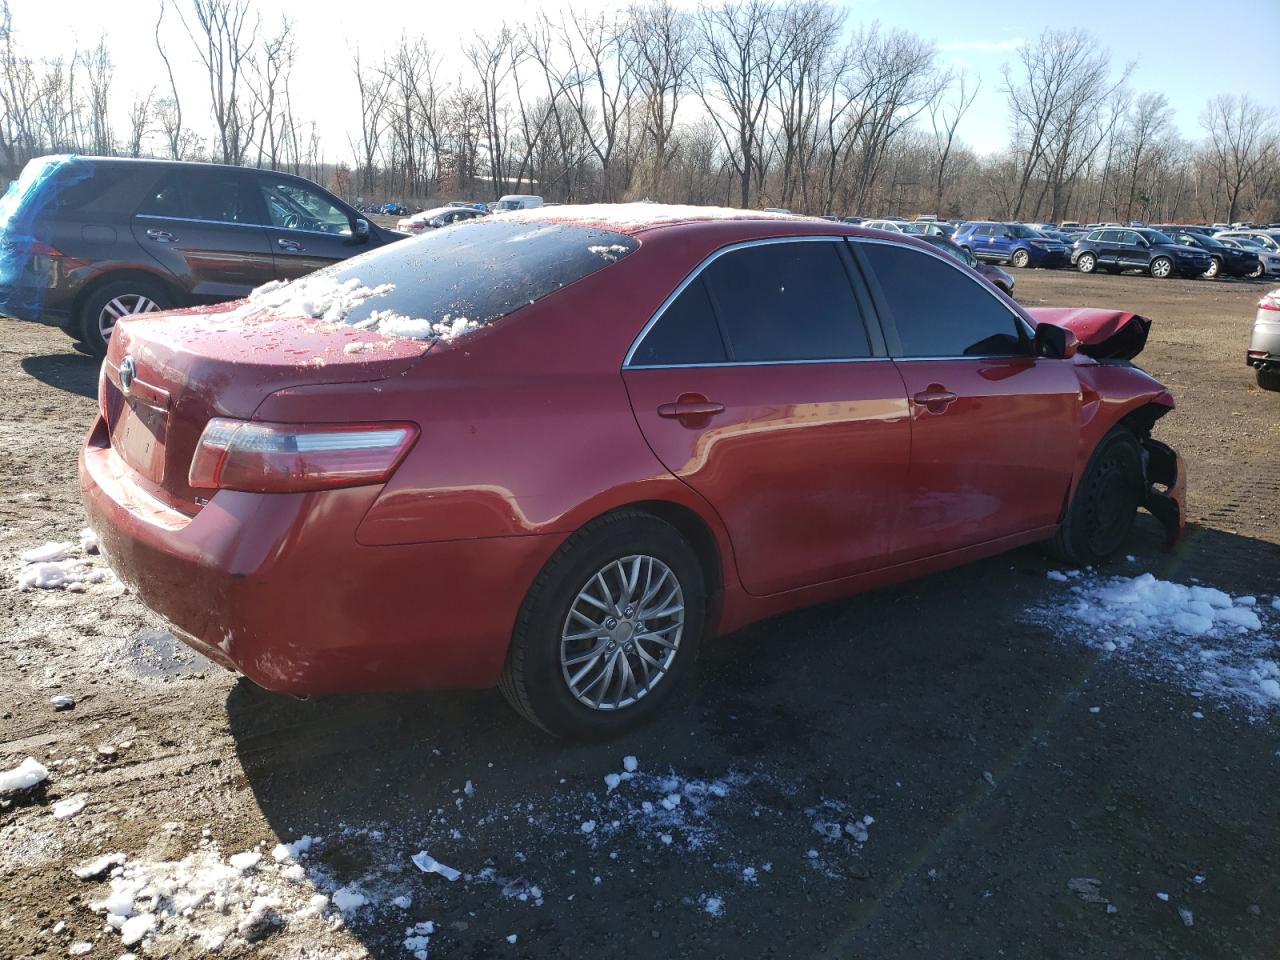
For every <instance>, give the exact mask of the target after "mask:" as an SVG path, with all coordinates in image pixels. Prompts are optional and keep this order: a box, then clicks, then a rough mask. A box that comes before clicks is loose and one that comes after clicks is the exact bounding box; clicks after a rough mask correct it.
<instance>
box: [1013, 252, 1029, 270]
mask: <svg viewBox="0 0 1280 960" xmlns="http://www.w3.org/2000/svg"><path fill="white" fill-rule="evenodd" d="M1029 261H1030V257H1028V256H1027V251H1025V250H1015V251H1014V254H1013V261H1012V262H1013V265H1014V266H1015V267H1019V268H1022V267H1025V266H1026V265H1027V263H1028V262H1029Z"/></svg>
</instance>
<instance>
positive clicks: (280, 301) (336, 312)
mask: <svg viewBox="0 0 1280 960" xmlns="http://www.w3.org/2000/svg"><path fill="white" fill-rule="evenodd" d="M394 289H395V284H393V283H380V284H378V285H377V286H376V287H370V286H368V285H366V284H365V283H363V282H362V281H361V280H359V279H357V278H355V277H352V278H351V279H349V280H342V281H339V280H337V279H335V278H334V277H331V276H326V275H324V274H315V275H312V276H309V277H302V278H301V279H298V280H292V281H283V280H273V281H272V282H271V283H267V284H263V285H262V286H261V287H258V288H257V289H256V290H254V291H253V292H252V293H250V294H249V302H250V303H251V304H252V305H254V306H259V307H270V308H271V309H273V310H278V311H280V312H281V313H283V314H289V315H300V316H304V317H311V318H312V319H315V320H326V321H328V322H330V323H343V324H348V325H350V326H352V327H354V328H355V329H357V330H367V331H370V332H372V333H381V334H384V335H385V336H388V337H405V338H407V339H410V340H452V339H453V338H454V337H460V336H462V334H464V333H470V332H471V331H472V330H475V329H477V328H478V327H479V326H480V324H478V323H476V322H475V321H474V320H468V319H467V318H466V317H451V316H449V315H448V314H446V315H445V316H444V317H443V318H442V319H440V320H429V319H426V318H423V317H410V316H406V315H404V314H402V313H397V312H396V311H394V310H374V311H372V312H371V313H370V314H369V315H368V316H367V317H365V318H364V319H363V320H352V319H351V313H352V312H353V311H354V310H355V309H356V308H357V307H360V306H362V305H363V304H364V303H365V301H367V300H371V299H373V298H374V297H383V296H386V295H387V294H388V293H390V292H391V291H392V290H394ZM376 347H377V344H376V343H373V342H366V341H355V342H352V343H348V344H347V345H346V346H344V347H343V352H344V353H347V354H356V353H365V352H368V351H370V350H373V349H375V348H376Z"/></svg>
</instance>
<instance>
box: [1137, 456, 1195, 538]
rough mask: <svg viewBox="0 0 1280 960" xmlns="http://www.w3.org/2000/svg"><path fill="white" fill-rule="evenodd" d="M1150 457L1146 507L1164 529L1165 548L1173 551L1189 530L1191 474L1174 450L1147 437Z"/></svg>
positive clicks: (1146, 457)
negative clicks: (1188, 511) (1187, 527)
mask: <svg viewBox="0 0 1280 960" xmlns="http://www.w3.org/2000/svg"><path fill="white" fill-rule="evenodd" d="M1142 449H1143V452H1144V453H1145V454H1146V456H1145V460H1146V467H1147V496H1146V501H1145V503H1144V504H1143V505H1144V506H1145V507H1146V508H1147V510H1148V511H1150V513H1151V515H1152V516H1154V517H1155V518H1156V519H1157V520H1159V521H1160V523H1161V525H1162V526H1163V527H1164V533H1165V546H1166V547H1167V548H1172V547H1173V546H1175V545H1176V544H1177V543H1178V541H1179V540H1181V539H1182V534H1183V532H1184V531H1185V530H1186V524H1187V473H1186V468H1185V466H1184V464H1183V462H1182V457H1180V456H1179V455H1178V453H1177V451H1175V450H1174V449H1173V448H1172V447H1169V446H1167V445H1165V444H1163V443H1161V442H1160V441H1159V440H1155V439H1152V438H1151V437H1147V438H1146V439H1145V440H1143V441H1142Z"/></svg>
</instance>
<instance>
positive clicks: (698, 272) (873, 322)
mask: <svg viewBox="0 0 1280 960" xmlns="http://www.w3.org/2000/svg"><path fill="white" fill-rule="evenodd" d="M849 239H850V238H849V237H848V236H847V235H845V234H825V235H823V234H816V235H810V234H806V235H803V236H794V237H791V236H788V237H760V238H758V239H755V240H741V241H738V242H736V243H731V244H729V245H728V246H724V247H720V248H719V249H718V250H713V251H712V252H711V253H710V254H708V255H707V256H706V257H705V258H704V259H703V260H702V261H700V262H699V263H698V265H697V266H695V267H694V268H693V269H692V270H691V271H689V274H688V275H687V276H686V277H685V278H684V279H683V280H681V281H680V283H678V284H677V285H676V288H675V289H674V290H672V291H671V293H670V294H669V295H668V296H667V297H666V299H664V300H663V301H662V303H660V304H659V305H658V309H657V310H655V311H654V312H653V315H652V316H651V317H650V318H649V319H648V321H647V322H646V323H645V325H644V326H643V327H641V328H640V332H639V333H638V334H636V336H635V339H634V340H632V341H631V346H630V347H629V348H628V349H627V352H626V354H625V355H624V356H623V358H622V369H623V370H688V369H699V368H703V367H764V366H784V365H786V366H794V365H797V364H815V363H866V362H868V361H873V360H888V359H889V355H888V349H887V344H886V342H885V340H884V334H883V332H882V331H881V330H880V325H879V322H878V320H877V317H876V314H875V311H874V300H873V298H871V297H870V296H869V293H868V292H866V291H860V290H859V287H858V281H859V280H861V277H859V276H856V275H855V274H854V272H853V270H851V269H850V268H853V267H856V264H853V263H850V262H849V259H848V256H849V253H848V246H847V244H846V243H845V241H847V240H849ZM781 243H836V244H840V247H838V248H837V250H836V255H837V256H838V257H839V258H840V261H841V264H842V265H843V267H844V270H845V280H846V281H847V282H848V284H849V291H850V293H851V294H852V296H853V299H854V301H855V302H856V303H857V304H858V309H859V311H860V312H861V313H862V317H861V318H860V319H861V320H862V325H863V328H864V330H865V332H866V335H867V345H868V347H869V348H870V350H871V356H869V357H828V358H819V359H814V360H714V361H710V362H703V363H649V364H633V363H632V361H633V360H634V359H635V355H636V352H637V351H638V350H639V349H640V345H641V344H642V343H644V339H645V337H647V336H648V335H649V332H650V331H651V330H652V329H653V328H654V327H655V326H657V324H658V322H659V321H660V320H661V319H662V317H663V315H664V314H665V313H666V312H667V308H668V307H670V306H671V304H673V303H674V302H675V301H676V300H677V299H678V298H679V297H680V295H681V294H682V293H684V291H685V289H686V288H687V287H689V286H690V285H691V284H692V283H693V282H694V281H695V280H697V279H699V278H701V276H702V274H703V271H705V270H706V269H707V267H709V266H710V265H711V264H712V263H714V262H715V261H716V260H718V259H720V257H723V256H724V255H725V254H728V253H733V252H734V251H736V250H745V249H748V248H750V247H763V246H772V245H776V244H781ZM841 250H843V251H844V252H843V253H841ZM706 295H707V299H708V301H709V302H710V305H711V309H712V311H713V313H714V314H715V317H714V319H715V320H716V326H717V328H719V327H720V326H721V324H720V317H719V308H718V306H717V304H716V302H715V297H714V295H713V294H712V292H711V291H710V290H709V289H708V290H706ZM720 336H721V339H722V340H723V339H724V336H725V334H724V330H723V329H721V330H720ZM728 346H729V345H728V342H727V341H726V342H725V352H726V354H727V353H728Z"/></svg>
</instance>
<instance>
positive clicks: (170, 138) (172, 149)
mask: <svg viewBox="0 0 1280 960" xmlns="http://www.w3.org/2000/svg"><path fill="white" fill-rule="evenodd" d="M159 9H160V12H159V13H158V14H157V15H156V50H157V51H158V52H159V53H160V59H161V60H163V61H164V69H165V73H166V74H168V76H169V90H170V96H169V97H168V98H166V99H165V100H162V101H161V104H162V105H163V110H162V111H161V114H160V116H159V119H160V127H161V129H162V130H163V131H164V137H165V141H166V143H167V144H168V147H169V159H170V160H181V159H182V155H183V148H184V142H183V129H182V100H181V99H180V98H179V96H178V84H177V81H175V80H174V79H173V65H172V64H171V63H169V54H168V53H167V52H166V51H165V45H164V42H163V41H162V40H161V39H160V27H161V25H162V24H163V23H164V11H165V0H160V8H159Z"/></svg>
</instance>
